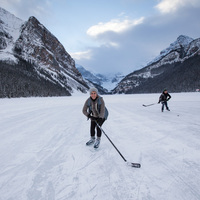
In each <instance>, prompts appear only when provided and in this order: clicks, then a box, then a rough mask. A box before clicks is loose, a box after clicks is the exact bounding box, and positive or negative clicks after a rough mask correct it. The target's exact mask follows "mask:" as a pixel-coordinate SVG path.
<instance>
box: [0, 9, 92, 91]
mask: <svg viewBox="0 0 200 200" xmlns="http://www.w3.org/2000/svg"><path fill="white" fill-rule="evenodd" d="M0 16H1V21H0V50H2V51H1V52H0V60H1V61H4V62H6V63H8V62H9V64H11V63H14V64H15V65H16V64H18V63H19V61H23V63H25V62H27V63H28V65H29V66H30V64H32V67H34V69H35V70H34V71H35V72H36V73H37V74H38V78H40V79H45V80H47V81H50V82H51V83H53V84H56V86H57V87H58V85H60V87H61V88H62V89H63V88H64V89H65V90H66V91H67V93H68V94H73V93H74V92H76V91H79V92H83V93H86V92H87V90H88V88H89V86H88V85H87V83H86V82H85V81H84V79H83V78H82V75H81V74H80V73H79V71H78V70H77V69H76V67H75V61H74V60H73V59H72V58H71V56H70V55H69V54H68V53H67V52H66V50H65V48H64V47H63V45H62V44H61V43H60V42H59V40H58V39H57V38H56V37H55V36H54V35H53V34H52V33H51V32H50V31H48V29H47V28H45V27H44V26H43V25H42V24H41V23H40V22H39V21H38V20H37V19H36V18H35V17H30V18H29V19H28V21H26V22H23V21H22V20H20V19H18V18H16V17H15V16H14V15H12V14H10V13H9V12H7V11H5V10H4V9H1V10H0ZM16 69H17V68H16ZM16 74H18V73H16Z"/></svg>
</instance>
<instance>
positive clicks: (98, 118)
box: [82, 88, 107, 148]
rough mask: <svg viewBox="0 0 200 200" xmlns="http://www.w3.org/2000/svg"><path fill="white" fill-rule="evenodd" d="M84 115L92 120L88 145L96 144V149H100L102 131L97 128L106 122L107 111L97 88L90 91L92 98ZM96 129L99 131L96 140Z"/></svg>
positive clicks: (88, 100) (86, 106)
mask: <svg viewBox="0 0 200 200" xmlns="http://www.w3.org/2000/svg"><path fill="white" fill-rule="evenodd" d="M82 111H83V114H84V115H85V116H87V117H88V119H90V120H91V125H90V136H91V138H90V140H89V141H88V142H87V143H86V145H92V144H94V148H98V147H99V144H100V140H101V134H102V133H101V129H100V128H99V127H98V126H97V123H98V125H99V126H102V124H103V123H104V121H105V118H107V116H106V109H105V103H104V100H103V98H102V97H100V96H99V95H98V90H97V89H96V88H91V89H90V97H89V98H88V99H87V100H86V102H85V104H84V106H83V110H82ZM95 128H96V129H97V139H96V140H95Z"/></svg>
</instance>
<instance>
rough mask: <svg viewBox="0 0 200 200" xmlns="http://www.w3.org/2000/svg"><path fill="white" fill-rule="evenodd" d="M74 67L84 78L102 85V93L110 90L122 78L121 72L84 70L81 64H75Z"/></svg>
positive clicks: (97, 85)
mask: <svg viewBox="0 0 200 200" xmlns="http://www.w3.org/2000/svg"><path fill="white" fill-rule="evenodd" d="M76 68H77V69H78V70H79V72H80V73H81V74H82V76H83V77H84V79H86V80H88V81H90V82H92V83H94V84H95V85H96V87H99V86H100V87H102V88H103V89H104V93H107V92H109V91H111V90H112V89H113V88H114V87H116V85H117V84H118V83H119V82H120V81H121V80H122V78H124V75H122V74H121V73H114V74H111V73H110V74H100V73H94V72H91V71H88V70H86V69H85V68H84V67H83V66H81V65H78V64H76Z"/></svg>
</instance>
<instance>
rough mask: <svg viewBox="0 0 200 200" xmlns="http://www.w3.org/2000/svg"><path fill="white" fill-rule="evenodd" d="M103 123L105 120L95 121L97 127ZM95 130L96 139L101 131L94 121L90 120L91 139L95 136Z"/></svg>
mask: <svg viewBox="0 0 200 200" xmlns="http://www.w3.org/2000/svg"><path fill="white" fill-rule="evenodd" d="M104 122H105V119H102V120H98V121H97V123H98V124H99V126H102V125H103V123H104ZM95 128H96V129H97V137H101V129H100V128H99V127H98V126H97V124H96V122H95V121H93V120H91V126H90V135H91V137H94V136H95Z"/></svg>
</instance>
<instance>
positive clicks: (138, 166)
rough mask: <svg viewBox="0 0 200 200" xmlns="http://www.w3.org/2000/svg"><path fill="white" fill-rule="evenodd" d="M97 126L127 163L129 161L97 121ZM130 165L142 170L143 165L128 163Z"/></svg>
mask: <svg viewBox="0 0 200 200" xmlns="http://www.w3.org/2000/svg"><path fill="white" fill-rule="evenodd" d="M95 123H96V125H97V126H98V127H99V128H100V129H101V131H102V132H103V133H104V135H105V136H106V137H107V139H108V140H109V142H110V143H111V144H112V145H113V147H114V148H115V149H116V151H117V152H118V153H119V155H120V156H121V157H122V159H123V160H124V161H125V162H127V160H126V159H125V158H124V156H123V155H122V154H121V152H120V151H119V149H118V148H117V147H116V146H115V144H114V143H113V142H112V140H111V139H110V138H109V137H108V135H107V134H106V133H105V131H104V130H103V129H102V128H101V126H99V124H98V123H97V121H96V120H95ZM127 164H128V165H131V166H132V167H136V168H140V167H141V165H140V164H139V163H129V162H127Z"/></svg>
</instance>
